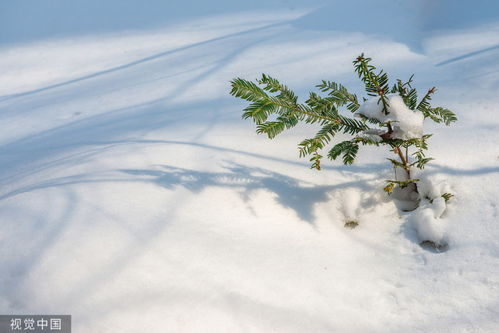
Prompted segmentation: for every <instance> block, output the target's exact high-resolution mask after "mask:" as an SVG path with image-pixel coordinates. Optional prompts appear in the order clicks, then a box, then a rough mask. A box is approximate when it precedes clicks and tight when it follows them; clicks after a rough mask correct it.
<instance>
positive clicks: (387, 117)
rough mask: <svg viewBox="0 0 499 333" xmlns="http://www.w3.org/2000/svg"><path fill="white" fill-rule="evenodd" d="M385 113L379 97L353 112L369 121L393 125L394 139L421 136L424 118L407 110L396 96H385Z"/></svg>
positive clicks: (420, 114)
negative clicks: (386, 103) (386, 102)
mask: <svg viewBox="0 0 499 333" xmlns="http://www.w3.org/2000/svg"><path fill="white" fill-rule="evenodd" d="M386 99H387V101H388V106H387V111H388V112H387V113H386V114H385V112H384V110H383V103H382V102H381V101H380V98H379V97H371V98H369V99H368V100H367V101H366V102H364V103H363V104H362V105H361V106H360V107H359V109H358V110H357V111H356V112H355V114H356V115H363V116H365V117H368V118H370V119H376V120H378V121H381V122H383V123H386V122H390V123H391V124H393V126H392V128H393V133H392V137H393V138H395V139H402V140H408V139H416V138H421V137H422V136H423V121H424V116H423V113H422V112H421V111H418V110H414V111H413V110H411V109H409V108H408V107H407V106H406V105H405V103H404V100H403V99H402V97H400V96H399V95H398V94H387V95H386Z"/></svg>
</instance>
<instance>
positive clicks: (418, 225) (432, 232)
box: [410, 198, 447, 246]
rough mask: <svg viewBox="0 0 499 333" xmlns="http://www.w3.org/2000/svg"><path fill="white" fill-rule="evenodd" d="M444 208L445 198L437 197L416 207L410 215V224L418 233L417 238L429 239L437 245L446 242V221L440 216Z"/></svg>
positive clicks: (421, 239)
mask: <svg viewBox="0 0 499 333" xmlns="http://www.w3.org/2000/svg"><path fill="white" fill-rule="evenodd" d="M445 208H446V205H445V199H444V198H438V199H435V200H433V203H429V202H428V203H427V204H425V205H423V206H421V207H420V208H418V209H417V210H416V211H415V212H414V213H413V214H412V215H411V217H410V221H411V224H412V225H413V226H414V228H415V229H416V231H417V233H418V237H419V240H420V241H422V242H424V241H430V242H433V243H434V244H436V245H437V246H442V245H445V244H446V243H447V239H446V238H447V237H446V234H447V233H446V231H447V221H446V220H445V219H442V218H441V216H442V214H443V213H444V211H445Z"/></svg>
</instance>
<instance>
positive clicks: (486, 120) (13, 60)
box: [0, 0, 499, 333]
mask: <svg viewBox="0 0 499 333" xmlns="http://www.w3.org/2000/svg"><path fill="white" fill-rule="evenodd" d="M486 4H487V5H486V6H478V5H477V4H476V3H474V2H455V1H447V0H445V1H440V2H439V3H438V6H437V5H435V6H427V4H423V2H417V1H396V2H394V1H389V0H380V1H376V2H371V1H348V2H347V1H338V2H335V3H334V4H333V3H324V2H321V1H305V0H271V1H268V0H266V1H263V0H255V1H252V2H247V1H246V2H242V1H229V0H215V1H210V2H207V1H194V0H192V1H189V0H187V1H175V0H172V1H160V0H151V1H148V2H147V5H146V4H145V2H144V1H139V0H127V1H117V0H108V1H101V0H85V1H83V0H72V1H66V0H54V1H2V2H1V4H0V31H2V34H1V35H0V73H1V75H0V126H1V129H2V130H1V131H0V159H1V168H0V220H1V223H2V228H1V229H0V312H1V313H3V314H22V313H26V314H44V313H66V314H71V315H72V319H73V332H75V333H80V332H81V333H87V332H91V333H100V332H109V331H113V332H122V333H127V332H180V333H181V332H189V333H191V332H217V333H220V332H230V333H234V332H252V333H253V332H265V333H266V332H300V333H302V332H453V333H454V332H498V331H499V316H498V315H497V309H498V308H499V302H498V300H499V199H498V198H499V151H498V146H497V142H499V131H498V130H497V129H498V128H499V116H498V111H497V105H498V104H499V95H498V94H497V82H498V81H499V60H498V59H499V57H498V56H497V52H498V50H499V48H498V47H497V45H499V17H497V13H499V11H498V10H497V9H498V7H499V5H498V4H497V2H493V1H486ZM363 5H365V6H366V7H365V8H366V10H365V11H360V12H359V11H358V10H357V8H360V6H363ZM471 10H472V11H473V15H468V13H469V12H470V11H471ZM456 12H459V13H460V15H457V14H456ZM418 13H424V14H425V15H424V16H421V15H419V14H418ZM461 14H462V15H461ZM494 15H496V16H494ZM423 17H424V20H423ZM467 18H469V19H467ZM471 18H473V20H471ZM442 20H445V22H450V23H449V25H448V26H447V25H444V26H443V27H442V25H441V24H440V23H441V22H442ZM437 23H438V24H437ZM361 53H364V54H366V55H368V56H369V57H371V58H373V59H374V60H373V62H374V63H375V65H376V66H379V67H380V68H383V69H384V70H386V72H387V73H389V74H390V78H391V79H395V78H400V79H402V80H404V78H408V77H410V75H411V74H413V73H414V74H415V77H414V84H415V85H416V86H417V88H418V90H420V91H426V89H428V88H429V87H433V86H436V87H437V88H438V89H439V90H438V93H437V94H435V96H434V97H433V102H434V103H435V105H441V106H445V107H448V108H449V109H451V110H453V111H455V112H456V113H457V116H458V118H459V121H458V122H457V123H456V125H454V126H450V127H446V126H444V125H442V124H433V123H431V122H428V123H427V124H426V128H425V132H427V133H433V134H434V135H433V136H432V138H431V140H430V142H429V145H430V151H429V152H428V155H429V156H432V157H435V158H436V159H435V160H434V161H431V162H430V163H429V164H428V166H427V167H426V168H425V169H424V170H423V172H422V173H421V174H414V177H418V178H422V182H421V184H420V187H419V189H420V193H421V194H422V196H427V197H428V198H429V199H425V198H422V201H421V206H420V208H418V210H416V211H413V212H404V211H402V210H400V209H398V207H397V206H396V205H395V204H394V200H392V198H391V197H388V196H387V195H386V193H384V192H383V190H382V188H383V187H384V186H385V185H386V183H385V179H393V170H392V169H391V168H390V163H389V162H388V161H387V160H386V158H387V157H393V156H390V154H391V153H388V152H387V154H380V151H379V149H376V147H362V150H361V151H360V152H359V154H358V160H357V161H356V163H355V164H353V165H351V166H344V165H342V164H341V163H340V162H334V161H333V162H329V163H326V162H324V163H323V170H322V171H320V172H318V171H316V170H311V169H309V164H308V161H306V160H300V159H298V157H297V151H296V145H297V143H298V142H300V141H301V140H303V138H306V137H310V136H313V135H314V133H315V132H316V131H317V129H318V128H317V127H316V126H315V127H314V126H312V125H310V126H306V125H304V126H297V127H296V128H294V129H293V130H291V131H288V132H286V133H283V134H281V135H280V136H279V137H277V138H276V139H274V140H268V139H267V138H265V137H263V136H261V135H257V134H255V128H254V124H253V123H251V122H249V121H243V120H241V112H242V109H243V108H244V107H245V106H246V105H247V104H246V103H244V102H243V101H240V100H236V99H234V98H232V97H231V96H229V91H230V86H229V81H230V80H231V79H233V78H234V77H242V78H247V79H252V78H256V77H259V76H260V75H261V73H262V72H263V73H268V74H269V75H272V76H273V77H276V78H279V79H280V80H281V81H282V82H283V83H285V84H287V85H288V86H289V87H290V88H292V89H293V90H295V91H296V92H297V93H298V95H299V96H300V97H302V98H306V96H307V93H308V92H309V91H310V89H313V87H314V86H315V85H316V84H317V83H320V82H321V81H320V80H322V79H325V80H333V81H336V82H340V83H342V84H344V85H345V86H347V87H348V88H349V89H350V90H351V91H352V92H353V93H356V94H357V96H359V98H360V97H361V96H363V95H364V94H363V85H362V83H361V82H359V80H358V78H357V77H356V75H355V73H354V72H353V68H352V60H353V59H355V57H357V56H358V55H359V54H361ZM484 64H487V65H486V66H484ZM420 97H421V96H420ZM391 100H392V105H393V106H394V107H395V109H394V113H393V114H392V117H393V116H395V115H397V117H400V119H398V120H399V121H402V123H403V124H410V126H408V128H406V127H404V128H402V127H400V125H399V129H400V132H399V134H400V135H401V136H402V135H409V136H416V135H419V132H418V131H419V127H418V126H419V124H420V116H419V115H416V114H415V113H412V114H411V113H407V110H406V109H404V108H403V107H402V106H401V104H400V100H398V99H397V98H395V97H393V98H391ZM370 103H372V102H370ZM365 108H366V107H365ZM365 108H364V109H365ZM369 109H371V108H369ZM373 109H375V108H374V107H373ZM345 112H348V111H345ZM411 112H412V111H411ZM416 123H418V124H417V126H416ZM404 126H405V125H404ZM346 138H347V137H346V136H342V135H337V136H336V137H335V138H334V139H333V141H334V142H332V143H337V142H341V141H342V140H344V139H346ZM446 184H447V185H446ZM447 191H448V192H450V193H452V194H454V195H455V197H453V198H451V199H450V201H449V202H448V203H447V204H445V205H444V203H443V202H442V200H441V199H440V196H441V194H442V193H443V192H447ZM431 199H433V201H432V203H430V200H431ZM425 200H426V201H425ZM444 208H445V210H444ZM349 220H355V221H356V222H358V223H359V225H358V226H357V227H356V228H355V229H348V228H345V227H344V225H345V222H348V221H349ZM423 239H431V240H433V241H435V242H445V243H446V244H448V249H447V251H431V250H428V249H427V248H423V247H422V246H420V243H421V241H422V240H423Z"/></svg>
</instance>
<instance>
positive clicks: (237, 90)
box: [230, 54, 457, 194]
mask: <svg viewBox="0 0 499 333" xmlns="http://www.w3.org/2000/svg"><path fill="white" fill-rule="evenodd" d="M370 62H371V58H366V57H364V55H363V54H362V55H360V56H359V57H357V58H356V59H355V60H354V61H353V65H354V68H355V72H356V73H357V74H358V76H359V78H360V79H361V80H362V82H363V83H364V85H365V90H366V93H367V98H363V100H362V102H359V99H358V97H357V96H356V95H355V94H352V93H350V92H348V90H347V89H346V88H345V87H344V86H342V85H341V84H338V83H335V82H330V81H322V83H321V84H319V85H317V88H319V89H320V90H321V91H322V92H324V93H326V92H327V93H328V94H327V96H325V97H323V96H320V95H318V94H317V93H314V92H311V93H310V96H309V98H308V99H307V100H306V101H305V103H304V104H303V103H298V97H297V96H296V95H295V93H294V92H293V91H291V90H290V89H288V87H286V86H285V85H283V84H281V83H280V82H279V81H278V80H276V79H274V78H272V77H270V76H268V75H266V74H263V75H262V78H261V79H259V80H256V83H254V82H251V81H247V80H244V79H241V78H236V79H234V80H232V81H231V84H232V90H231V92H230V93H231V95H233V96H235V97H238V98H242V99H245V100H247V101H249V102H250V105H249V106H248V107H246V108H245V109H244V113H243V118H244V119H248V118H251V119H252V120H253V121H254V122H255V123H256V125H257V127H256V132H257V133H264V134H266V135H267V136H268V137H269V138H270V139H273V138H274V137H275V136H276V135H278V134H279V133H281V132H283V131H284V130H285V129H289V128H292V127H294V126H296V125H297V124H298V123H300V122H305V123H308V124H319V125H320V126H321V128H320V130H319V131H318V132H317V133H316V134H315V136H314V137H312V138H309V139H305V140H303V141H302V142H301V143H299V153H300V157H304V156H311V158H310V161H311V162H312V166H311V167H312V168H315V169H317V170H320V169H321V159H322V158H323V155H321V154H323V153H322V149H324V148H326V146H328V145H329V143H330V142H331V140H332V138H333V137H334V136H335V135H336V133H345V134H349V135H351V136H352V138H351V139H349V140H346V141H342V142H339V143H337V144H336V145H334V146H332V147H331V148H329V151H328V152H327V157H328V158H329V159H333V160H335V159H336V158H338V157H340V156H341V158H342V160H343V163H344V164H352V163H353V162H354V160H355V157H356V155H357V152H358V151H359V146H365V145H373V146H385V147H387V148H388V149H389V150H391V151H392V152H394V153H395V154H396V155H395V156H396V158H388V160H389V161H390V162H391V163H392V165H393V167H394V168H395V169H396V170H402V171H403V176H402V177H400V178H401V179H397V178H398V177H396V179H390V180H387V185H386V186H385V188H384V190H385V191H386V192H387V193H389V194H391V193H392V192H393V190H394V188H396V187H399V188H405V187H408V186H409V185H411V186H412V188H413V189H414V190H415V191H416V192H417V186H416V183H417V181H419V179H416V178H413V177H411V169H412V168H414V167H416V168H419V169H423V168H424V167H425V165H426V164H427V163H428V162H429V161H430V160H432V158H431V157H428V156H426V154H425V151H426V150H427V149H428V144H427V140H428V139H429V138H430V137H431V134H424V133H423V121H424V119H430V120H432V121H434V122H437V123H444V124H445V125H450V124H451V123H452V122H454V121H456V120H457V118H456V116H455V114H454V113H453V112H451V111H450V110H448V109H446V108H442V107H432V106H431V105H430V101H431V96H432V95H433V94H434V93H435V92H436V88H435V87H433V88H431V89H429V90H428V91H427V92H426V94H424V96H423V97H422V98H421V99H420V100H418V93H417V90H416V89H415V88H414V87H412V78H413V76H411V77H410V78H409V80H407V81H406V82H402V81H401V80H396V82H395V83H394V84H393V85H392V86H391V87H390V86H389V83H388V75H387V74H386V73H385V72H384V71H383V70H380V71H376V67H374V66H373V65H371V64H370ZM343 107H345V108H346V109H347V110H348V111H350V112H351V113H353V114H354V116H355V117H356V118H357V119H354V118H352V117H348V116H346V115H344V114H342V113H341V112H340V110H341V109H342V108H343ZM396 174H397V173H396Z"/></svg>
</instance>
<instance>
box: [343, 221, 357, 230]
mask: <svg viewBox="0 0 499 333" xmlns="http://www.w3.org/2000/svg"><path fill="white" fill-rule="evenodd" d="M358 225H359V223H358V222H357V221H347V222H345V228H349V229H355V228H357V226H358Z"/></svg>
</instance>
